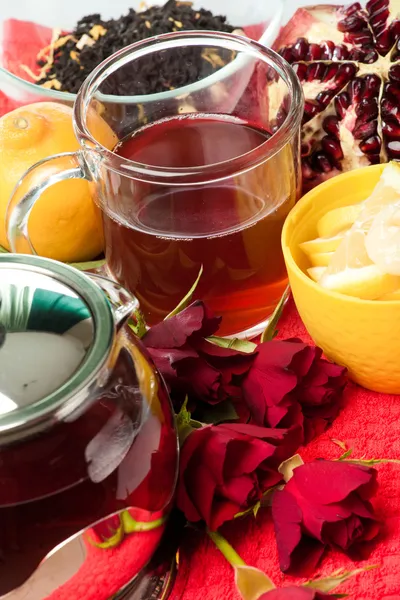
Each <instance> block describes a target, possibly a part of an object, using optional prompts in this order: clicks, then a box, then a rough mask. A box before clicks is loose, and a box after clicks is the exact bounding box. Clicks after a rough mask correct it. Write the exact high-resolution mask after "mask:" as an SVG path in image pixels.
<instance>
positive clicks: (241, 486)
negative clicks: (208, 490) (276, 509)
mask: <svg viewBox="0 0 400 600" xmlns="http://www.w3.org/2000/svg"><path fill="white" fill-rule="evenodd" d="M253 490H254V478H253V477H251V476H250V475H242V476H240V477H235V478H233V479H229V480H227V482H226V483H225V484H222V485H219V486H218V488H217V489H216V498H221V497H222V498H226V499H227V500H230V501H231V502H233V503H235V504H237V506H238V507H239V506H246V503H247V499H248V497H249V496H250V494H251V492H252V491H253ZM254 503H255V502H254ZM237 512H239V511H237Z"/></svg>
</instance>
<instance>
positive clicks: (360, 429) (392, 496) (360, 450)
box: [171, 301, 400, 600]
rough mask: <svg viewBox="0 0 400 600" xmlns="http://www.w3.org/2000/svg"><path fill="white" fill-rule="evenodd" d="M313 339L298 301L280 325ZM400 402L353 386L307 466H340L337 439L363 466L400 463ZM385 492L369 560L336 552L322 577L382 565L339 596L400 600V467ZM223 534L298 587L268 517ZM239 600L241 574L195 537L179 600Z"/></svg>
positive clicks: (277, 578) (281, 580)
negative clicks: (286, 571) (329, 462)
mask: <svg viewBox="0 0 400 600" xmlns="http://www.w3.org/2000/svg"><path fill="white" fill-rule="evenodd" d="M294 336H295V337H300V338H301V339H303V340H304V341H307V342H310V338H309V336H308V334H307V332H306V331H305V328H304V326H303V324H302V322H301V321H300V318H299V316H298V314H297V311H296V309H295V307H294V304H293V303H292V301H291V302H290V304H288V306H287V308H286V310H285V313H284V315H283V317H282V319H281V321H280V323H279V336H278V337H279V338H288V337H294ZM399 434H400V396H388V395H382V394H375V393H372V392H368V391H366V390H364V389H362V388H360V387H358V386H356V385H355V384H352V383H351V384H349V385H348V388H347V391H346V397H345V407H344V409H343V410H342V412H341V414H340V415H339V417H338V418H337V419H336V421H335V422H334V424H333V425H332V427H331V428H330V429H329V430H328V431H326V432H325V433H324V434H323V435H321V436H320V437H319V438H318V439H316V440H314V441H313V442H312V443H311V444H309V445H308V446H307V447H306V448H304V449H302V451H301V452H300V454H301V455H302V457H303V459H304V460H305V461H306V460H309V459H312V458H317V457H320V458H337V457H339V456H340V454H341V453H342V451H341V449H340V448H339V447H338V446H337V445H336V444H334V443H333V442H332V439H337V440H341V441H343V442H345V443H346V444H347V445H348V447H349V448H353V449H354V450H353V455H354V457H355V458H361V457H365V458H396V459H399V458H400V435H399ZM377 470H378V475H379V477H378V479H379V490H378V493H377V496H376V498H375V500H374V506H375V509H376V512H377V515H378V517H379V518H380V519H381V521H382V526H381V533H380V536H379V538H378V541H377V543H376V544H374V545H373V547H372V552H371V554H370V556H369V558H368V560H365V561H364V562H361V563H354V562H353V561H351V560H350V559H348V558H346V556H344V555H343V554H341V553H340V552H329V553H328V554H327V555H326V557H325V559H324V560H323V562H322V564H321V568H320V569H319V573H321V574H323V575H328V574H331V573H332V572H333V571H335V570H336V569H339V568H345V569H346V570H352V569H355V568H358V567H360V566H363V565H379V568H377V569H374V570H372V571H368V572H364V573H362V574H360V575H358V576H356V577H354V578H352V579H350V580H348V581H347V582H346V583H345V584H343V585H342V586H341V587H340V588H338V589H337V590H336V591H337V592H338V593H339V592H340V593H347V594H349V595H350V599H349V600H356V599H357V600H400V464H393V463H392V464H390V463H388V464H381V465H378V466H377ZM222 533H223V534H224V535H225V537H226V538H227V539H228V540H229V542H230V543H231V544H232V545H233V546H234V548H235V549H236V550H237V551H238V552H239V554H240V555H241V556H242V558H243V559H244V560H245V561H246V562H247V563H248V564H249V565H252V566H254V567H258V568H260V569H262V570H264V571H265V572H266V573H268V575H269V576H270V577H271V578H272V580H273V581H274V583H275V584H276V585H277V586H284V585H289V584H290V583H292V582H293V581H297V582H301V580H296V579H293V578H290V577H286V576H284V575H283V574H282V573H281V572H280V570H279V566H278V559H277V552H276V543H275V539H274V533H273V526H272V522H271V519H270V515H269V510H268V509H262V510H261V511H260V512H259V513H258V516H257V519H254V518H247V519H245V520H242V521H236V522H235V523H234V525H228V526H226V527H225V528H224V529H223V531H222ZM198 598H201V599H202V600H217V599H218V600H219V599H221V600H239V595H238V593H237V592H236V591H235V587H234V583H233V571H232V569H231V568H230V566H229V565H228V563H227V562H226V561H225V559H224V558H223V557H222V555H221V554H220V553H219V552H218V550H216V549H215V547H214V546H213V544H212V543H211V542H210V541H209V540H208V538H207V537H206V536H203V535H201V534H199V533H196V532H195V531H193V530H189V531H188V532H187V535H186V538H185V540H184V543H183V546H182V548H181V552H180V567H179V573H178V578H177V581H176V584H175V587H174V590H173V593H172V597H171V600H197V599H198Z"/></svg>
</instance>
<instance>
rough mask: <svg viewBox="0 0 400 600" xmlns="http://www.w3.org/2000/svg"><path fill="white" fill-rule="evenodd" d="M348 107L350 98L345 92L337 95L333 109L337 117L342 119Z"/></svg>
mask: <svg viewBox="0 0 400 600" xmlns="http://www.w3.org/2000/svg"><path fill="white" fill-rule="evenodd" d="M349 106H350V98H349V95H348V94H347V93H346V92H342V93H341V94H338V95H337V96H336V98H335V108H336V112H337V113H338V115H339V116H340V117H341V118H342V119H343V118H344V116H345V114H346V109H347V108H348V107H349Z"/></svg>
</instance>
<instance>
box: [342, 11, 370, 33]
mask: <svg viewBox="0 0 400 600" xmlns="http://www.w3.org/2000/svg"><path fill="white" fill-rule="evenodd" d="M364 27H365V20H364V19H363V18H362V17H360V16H359V15H358V14H357V13H354V14H352V15H350V16H349V17H347V18H346V19H344V20H343V21H339V23H338V26H337V28H338V29H339V31H341V32H342V33H346V32H353V31H361V30H362V29H364Z"/></svg>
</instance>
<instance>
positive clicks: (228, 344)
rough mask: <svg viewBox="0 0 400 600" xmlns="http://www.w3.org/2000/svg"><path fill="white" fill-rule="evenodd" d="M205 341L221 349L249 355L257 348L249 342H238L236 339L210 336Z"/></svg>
mask: <svg viewBox="0 0 400 600" xmlns="http://www.w3.org/2000/svg"><path fill="white" fill-rule="evenodd" d="M207 340H208V341H209V342H211V343H212V344H215V345H216V346H220V347H221V348H230V349H232V350H238V351H239V352H246V353H247V354H251V353H252V352H254V350H255V349H256V348H257V344H254V343H253V342H249V340H239V339H238V338H224V337H217V336H215V335H212V336H211V337H209V338H207Z"/></svg>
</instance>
